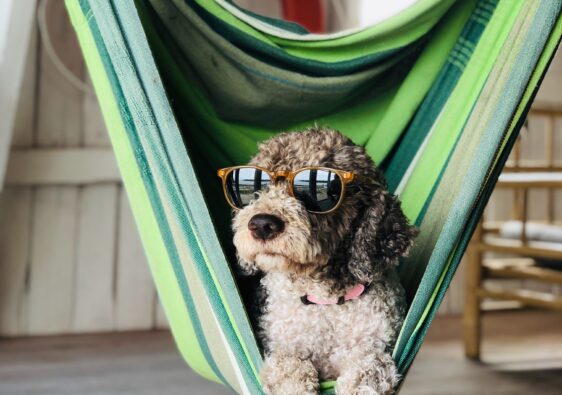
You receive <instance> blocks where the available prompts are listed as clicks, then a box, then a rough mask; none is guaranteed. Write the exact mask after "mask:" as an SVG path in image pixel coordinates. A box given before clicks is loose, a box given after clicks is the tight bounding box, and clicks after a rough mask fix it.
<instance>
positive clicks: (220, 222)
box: [66, 0, 562, 394]
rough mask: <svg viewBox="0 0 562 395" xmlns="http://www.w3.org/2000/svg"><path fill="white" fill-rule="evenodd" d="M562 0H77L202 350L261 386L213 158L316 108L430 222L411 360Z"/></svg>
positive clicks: (402, 363)
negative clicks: (318, 16)
mask: <svg viewBox="0 0 562 395" xmlns="http://www.w3.org/2000/svg"><path fill="white" fill-rule="evenodd" d="M561 1H562V0H527V1H525V0H463V1H456V2H455V1H453V0H418V1H416V2H414V3H413V5H411V6H410V7H409V8H407V9H405V10H403V11H401V12H400V13H398V14H396V15H394V16H392V17H389V18H387V19H386V20H383V21H381V22H379V23H377V24H375V25H373V26H370V27H366V28H363V29H357V30H354V31H348V32H342V33H338V34H332V35H325V36H319V35H312V34H307V33H306V32H305V31H304V30H303V29H302V28H300V27H298V26H296V25H293V24H290V23H287V22H283V21H278V20H272V19H268V18H264V17H261V16H257V15H254V14H251V13H248V12H245V11H243V10H241V9H239V8H237V7H236V6H235V5H234V4H233V3H232V2H230V1H225V0H215V1H212V0H165V1H164V0H112V1H109V0H108V1H95V0H67V2H66V5H67V8H68V10H69V13H70V15H71V18H72V21H73V24H74V27H75V29H76V31H77V33H78V36H79V40H80V44H81V47H82V50H83V52H84V55H85V58H86V62H87V65H88V69H89V71H90V74H91V76H92V80H93V82H94V86H95V90H96V93H97V95H98V98H99V102H100V103H101V106H102V111H103V115H104V117H105V120H106V123H107V126H108V129H109V132H110V135H111V141H112V144H113V147H114V150H115V154H116V156H117V160H118V163H119V167H120V169H121V173H122V175H123V180H124V183H125V187H126V189H127V192H128V196H129V199H130V201H131V205H132V208H133V212H134V215H135V218H136V221H137V224H138V228H139V230H140V234H141V237H142V241H143V244H144V246H145V249H146V253H147V255H148V258H149V261H150V266H151V270H152V274H153V276H154V279H155V282H156V285H157V289H158V292H159V295H160V297H161V300H162V302H163V305H164V309H165V312H166V315H167V317H168V319H169V322H170V325H171V329H172V332H173V335H174V337H175V340H176V342H177V345H178V347H179V349H180V351H181V353H182V355H183V357H184V358H185V360H186V361H187V362H188V363H189V365H190V366H191V367H192V368H193V369H194V370H196V371H197V372H198V373H200V374H201V375H203V376H204V377H206V378H208V379H210V380H214V381H217V382H221V383H223V384H224V385H226V386H228V387H229V388H231V389H232V390H233V391H236V392H237V393H244V394H247V393H250V394H259V393H262V390H261V386H260V383H259V370H260V367H261V365H262V356H261V354H260V351H259V349H258V346H257V344H256V340H255V337H254V335H253V332H252V329H251V325H250V322H249V320H248V316H247V314H246V312H245V307H244V303H243V298H242V297H241V293H240V292H239V289H242V288H243V287H240V288H239V287H237V282H236V280H235V278H234V275H233V271H232V269H231V268H232V265H233V259H232V255H233V254H232V243H231V241H230V240H229V234H228V229H229V221H230V215H229V208H228V206H227V204H226V202H225V201H224V197H223V195H222V192H221V190H220V185H219V182H218V180H217V179H216V176H215V174H216V173H215V172H216V169H218V168H220V167H225V166H230V165H235V164H243V163H245V162H247V160H248V159H249V158H250V156H251V155H252V154H253V153H255V152H256V150H257V146H256V142H258V141H260V140H263V139H266V138H268V137H270V136H272V135H274V134H275V133H278V132H279V131H282V130H299V129H303V128H305V127H307V126H310V125H312V124H315V123H316V124H318V125H326V126H330V127H332V128H335V129H338V130H340V131H342V132H343V133H345V134H347V135H348V136H350V137H351V138H352V139H353V140H354V141H355V142H356V143H359V144H362V145H364V146H365V147H366V149H367V151H368V152H369V153H370V154H371V156H372V157H373V158H374V159H375V161H376V162H377V163H378V165H379V166H381V167H382V168H383V169H384V170H385V174H386V176H387V178H388V181H389V185H390V187H391V189H392V190H393V191H395V192H396V193H397V194H399V195H400V197H401V200H402V202H403V208H404V210H405V212H406V214H407V216H408V217H409V218H410V220H411V221H412V222H414V223H416V224H417V225H418V226H419V228H420V236H419V237H418V239H417V245H416V247H415V250H414V251H413V253H412V254H411V257H410V258H408V259H407V260H405V261H404V262H402V263H401V265H400V269H399V271H400V276H401V278H402V281H403V284H404V287H405V288H406V290H407V293H408V296H409V301H410V308H409V311H408V314H407V317H406V321H405V323H404V326H403V328H402V331H401V333H400V336H399V338H398V341H397V344H396V346H395V348H394V354H393V356H394V358H395V360H396V363H397V366H398V367H399V370H400V372H401V373H403V374H405V373H406V372H407V371H408V368H409V367H410V365H411V363H412V361H413V359H414V357H415V355H416V353H417V351H418V350H419V348H420V346H421V343H422V341H423V338H424V336H425V334H426V331H427V329H428V327H429V324H430V323H431V321H432V319H433V317H434V315H435V312H436V310H437V308H438V306H439V303H440V302H441V300H442V298H443V295H444V293H445V291H446V289H447V287H448V285H449V283H450V281H451V278H452V276H453V274H454V273H455V270H456V268H457V266H458V264H459V261H460V259H461V257H462V255H463V252H464V251H465V248H466V245H467V243H468V241H469V239H470V236H471V234H472V231H473V229H474V227H475V224H476V222H477V220H478V218H479V216H480V215H481V213H482V210H483V207H484V205H485V203H486V201H487V199H488V197H489V195H490V193H491V191H492V188H493V186H494V183H495V182H496V180H497V177H498V173H499V172H500V170H501V168H502V166H503V164H504V162H505V160H506V158H507V156H508V153H509V151H510V149H511V147H512V144H513V142H514V140H515V138H516V136H517V133H518V131H519V129H520V127H521V124H522V122H523V120H524V117H525V114H526V112H527V111H528V109H529V106H530V103H531V101H532V99H533V96H534V94H535V93H536V91H537V88H538V86H539V83H540V81H541V78H542V76H543V75H544V72H545V70H546V68H547V66H548V64H549V62H550V60H551V58H552V56H553V54H554V52H555V50H556V46H557V44H558V41H559V39H560V36H561V32H562V30H561V18H560V11H561ZM332 387H333V383H323V389H324V390H325V391H326V392H330V391H333V389H331V388H332Z"/></svg>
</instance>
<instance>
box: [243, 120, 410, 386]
mask: <svg viewBox="0 0 562 395" xmlns="http://www.w3.org/2000/svg"><path fill="white" fill-rule="evenodd" d="M259 148H260V149H259V153H258V154H257V155H256V156H255V157H254V158H253V159H252V160H251V162H250V163H251V164H252V165H257V166H261V167H263V168H266V169H269V170H272V171H277V170H296V169H300V168H303V167H306V166H324V167H330V168H335V169H341V170H345V171H352V172H354V173H355V174H358V175H361V176H363V177H366V178H368V179H370V180H373V181H374V182H372V183H370V182H367V183H359V184H358V185H359V188H355V191H353V192H352V193H348V194H346V197H345V198H344V200H343V202H342V204H341V206H340V207H339V208H338V209H337V210H335V211H334V212H332V213H329V214H312V213H309V212H307V210H306V209H305V208H304V206H303V204H302V203H301V202H300V201H298V200H297V199H295V198H294V197H292V196H290V195H289V194H288V188H287V185H286V182H285V181H283V180H281V181H280V182H279V183H277V184H276V185H270V186H269V187H268V189H266V190H264V191H262V192H260V193H259V194H258V196H256V199H255V200H254V201H253V202H252V203H251V204H250V205H249V206H247V207H245V208H244V209H242V210H240V211H238V212H236V214H235V216H234V220H233V230H234V244H235V246H236V249H237V254H238V260H239V263H240V265H241V267H242V268H243V269H244V271H245V272H246V273H248V274H253V273H257V272H261V273H263V275H264V276H263V279H262V280H261V286H262V287H261V297H260V298H259V300H258V301H257V303H258V304H259V305H260V308H261V315H260V317H259V324H258V326H259V333H258V336H259V337H260V340H261V341H262V344H263V346H264V349H265V353H266V360H265V365H264V368H263V370H262V372H261V377H262V382H263V386H264V388H265V390H266V392H267V393H269V394H287V395H290V394H291V395H292V394H299V395H302V394H316V393H318V391H319V382H320V381H322V380H329V379H337V384H336V393H337V394H343V395H347V394H389V393H392V392H393V388H394V387H395V386H396V384H397V383H398V380H399V375H398V373H397V370H396V367H395V365H394V362H393V360H392V358H391V356H390V352H391V350H392V347H393V344H394V342H395V340H396V336H397V334H398V331H399V329H400V327H401V325H402V322H403V318H404V315H405V311H406V303H405V297H404V290H403V289H402V287H401V285H400V283H399V281H398V278H397V275H396V272H395V267H396V265H397V263H398V260H399V258H401V257H404V256H406V255H407V254H408V252H409V250H410V248H411V247H412V244H413V239H414V237H415V234H416V230H415V228H413V227H412V226H410V225H409V224H408V221H407V219H406V217H405V216H404V214H403V213H402V210H401V209H400V203H399V202H398V200H397V198H396V197H395V196H393V195H392V194H390V193H389V192H388V191H387V189H386V181H385V179H384V176H383V174H382V172H381V171H380V170H378V169H377V168H376V167H375V165H374V163H373V161H372V160H371V158H370V157H369V156H368V155H367V153H366V152H365V149H364V148H363V147H360V146H357V145H355V144H354V143H353V142H352V141H351V140H350V139H348V138H347V137H345V136H343V135H342V134H341V133H339V132H337V131H335V130H330V129H325V128H312V129H308V130H306V131H304V132H294V133H283V134H280V135H277V136H276V137H274V138H272V139H270V140H268V141H266V142H264V143H263V144H261V145H260V147H259ZM255 214H271V215H275V216H277V217H279V218H281V219H282V220H283V221H284V222H285V228H284V231H283V232H282V233H281V234H279V235H278V236H277V237H275V238H273V239H271V240H267V241H261V240H255V239H254V238H253V237H252V235H251V232H250V230H249V229H248V222H249V220H250V218H252V216H254V215H255ZM358 283H362V284H367V285H368V288H367V290H366V291H365V293H364V294H363V295H361V296H360V297H359V298H358V299H354V300H351V301H348V302H346V303H344V304H341V305H337V304H334V305H315V304H311V305H305V304H303V303H302V301H301V297H302V296H303V295H306V294H312V295H315V296H316V297H318V298H333V297H339V296H341V295H343V294H345V292H346V290H349V289H350V288H352V287H353V286H355V285H357V284H358Z"/></svg>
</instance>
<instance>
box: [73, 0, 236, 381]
mask: <svg viewBox="0 0 562 395" xmlns="http://www.w3.org/2000/svg"><path fill="white" fill-rule="evenodd" d="M80 6H81V8H82V12H83V14H84V15H85V16H88V18H87V20H88V23H89V26H90V29H91V31H92V36H93V37H94V40H95V42H96V45H97V48H98V51H99V53H100V58H101V60H102V62H103V64H104V68H105V70H106V73H107V76H108V79H109V81H110V84H111V86H112V89H113V92H114V95H115V97H116V101H117V102H118V103H121V106H120V107H119V111H120V113H121V115H122V119H123V123H124V124H125V126H126V130H127V134H128V137H129V142H130V144H131V147H132V149H133V151H134V152H135V158H136V160H137V163H138V168H139V169H142V171H141V172H140V173H141V177H142V179H143V182H144V184H145V186H146V189H147V193H148V195H149V197H150V201H151V204H152V210H153V211H154V212H155V217H156V220H157V221H158V225H159V229H160V232H161V233H162V238H163V240H164V244H165V246H166V250H167V252H168V255H169V258H170V262H172V265H173V270H174V273H175V274H176V279H177V281H178V286H179V288H180V290H181V292H182V296H183V301H184V303H185V306H186V310H187V312H188V314H189V316H190V320H191V322H192V325H193V329H194V331H195V334H196V336H197V341H198V343H199V345H200V347H201V350H202V352H203V354H204V356H205V359H206V360H207V363H208V364H209V366H210V367H211V369H212V370H213V372H214V373H215V374H216V376H217V377H218V378H219V380H221V382H223V383H224V384H225V385H227V386H228V387H229V388H230V389H231V390H233V388H232V387H231V386H230V384H229V383H228V382H227V381H226V379H225V378H224V376H223V375H222V373H221V372H220V370H219V369H218V367H217V365H216V363H215V361H214V359H213V357H212V355H211V352H210V349H209V346H208V343H207V340H206V338H205V334H204V332H203V329H202V328H201V324H200V323H199V318H198V316H197V313H196V310H195V306H194V302H193V298H192V297H191V292H190V290H189V285H188V284H187V281H186V279H185V276H184V273H183V268H182V266H181V263H180V259H179V256H178V253H177V250H176V248H175V241H174V239H173V236H172V234H171V231H170V229H169V225H168V223H167V219H166V215H165V213H164V210H163V208H162V202H161V201H160V197H159V195H158V192H157V188H156V187H155V185H154V177H153V174H152V171H151V169H150V167H149V165H148V163H147V162H146V155H145V152H144V149H143V147H142V144H141V143H140V141H139V139H138V135H137V131H136V127H135V124H134V123H133V120H132V118H131V116H130V114H131V112H130V108H129V107H128V106H126V105H125V103H126V98H125V95H124V94H123V91H122V89H121V85H120V83H119V77H118V75H117V73H116V71H115V69H114V68H113V63H112V62H111V60H110V56H109V53H108V51H107V48H106V47H105V44H104V41H103V38H102V35H101V32H100V30H99V26H98V25H97V22H96V19H95V17H93V14H92V10H91V8H90V2H89V1H88V0H80ZM90 16H92V17H90Z"/></svg>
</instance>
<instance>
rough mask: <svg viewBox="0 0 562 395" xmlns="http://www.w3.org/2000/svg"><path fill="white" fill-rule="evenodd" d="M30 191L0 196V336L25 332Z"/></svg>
mask: <svg viewBox="0 0 562 395" xmlns="http://www.w3.org/2000/svg"><path fill="white" fill-rule="evenodd" d="M30 224H31V191H30V189H29V188H24V189H23V190H20V189H19V188H6V189H5V190H4V191H3V192H2V194H1V195H0V301H1V303H0V334H3V335H8V336H14V335H18V334H20V333H22V332H24V331H25V329H26V326H27V325H26V317H25V309H26V307H27V306H26V288H27V287H26V285H27V284H26V280H27V274H28V262H29V238H30Z"/></svg>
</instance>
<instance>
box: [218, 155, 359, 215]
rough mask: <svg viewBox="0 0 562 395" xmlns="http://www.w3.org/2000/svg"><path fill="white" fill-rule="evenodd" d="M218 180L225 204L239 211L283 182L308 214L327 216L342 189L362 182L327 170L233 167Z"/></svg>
mask: <svg viewBox="0 0 562 395" xmlns="http://www.w3.org/2000/svg"><path fill="white" fill-rule="evenodd" d="M218 176H219V177H220V178H221V179H222V187H223V190H224V195H225V196H226V200H227V202H228V204H230V205H231V206H232V208H234V209H237V210H239V209H242V208H244V207H245V206H247V205H248V204H250V202H251V201H252V200H254V199H256V193H257V192H259V191H261V190H264V189H265V188H267V186H268V185H271V184H274V183H275V182H277V180H278V179H280V178H282V179H285V180H286V181H287V183H288V186H289V194H290V195H291V196H293V197H295V198H296V199H298V200H300V201H301V202H302V203H303V204H304V206H305V207H306V209H307V210H308V211H309V212H311V213H316V214H327V213H330V212H332V211H334V210H336V209H337V208H338V207H339V205H340V204H341V202H342V200H343V197H344V196H345V192H346V188H349V184H350V183H351V182H353V181H354V180H357V179H359V178H362V177H360V176H358V175H356V174H354V173H352V172H349V171H342V170H336V169H330V168H327V167H305V168H302V169H298V170H295V171H286V170H280V171H275V172H273V171H269V170H266V169H263V168H261V167H257V166H235V167H227V168H224V169H220V170H219V171H218Z"/></svg>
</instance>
